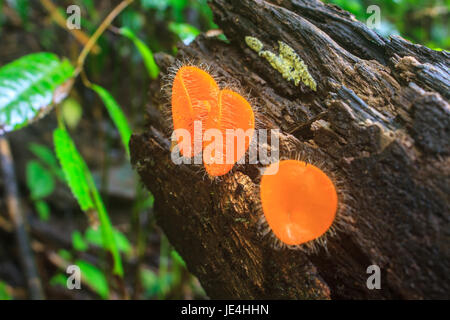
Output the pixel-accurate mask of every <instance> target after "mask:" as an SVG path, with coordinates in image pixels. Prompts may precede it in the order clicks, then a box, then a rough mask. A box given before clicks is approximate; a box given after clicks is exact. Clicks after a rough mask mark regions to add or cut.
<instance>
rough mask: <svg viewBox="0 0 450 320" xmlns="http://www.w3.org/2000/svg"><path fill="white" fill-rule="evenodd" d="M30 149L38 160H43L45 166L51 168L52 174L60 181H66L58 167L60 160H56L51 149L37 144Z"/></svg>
mask: <svg viewBox="0 0 450 320" xmlns="http://www.w3.org/2000/svg"><path fill="white" fill-rule="evenodd" d="M28 148H29V149H30V151H31V152H32V153H33V154H34V155H35V156H36V157H37V158H39V160H41V161H42V162H43V163H44V164H46V165H47V166H48V167H49V168H50V170H51V171H52V173H53V174H54V175H55V176H56V177H57V178H58V179H59V180H61V181H65V180H64V174H63V172H62V171H61V168H60V167H59V165H58V160H57V159H56V157H55V154H54V153H53V151H52V150H51V149H49V148H47V147H46V146H44V145H41V144H37V143H31V144H30V145H29V147H28Z"/></svg>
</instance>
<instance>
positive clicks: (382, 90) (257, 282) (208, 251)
mask: <svg viewBox="0 0 450 320" xmlns="http://www.w3.org/2000/svg"><path fill="white" fill-rule="evenodd" d="M210 6H211V8H212V10H213V13H214V17H215V22H216V23H217V24H218V25H219V26H220V27H221V28H222V30H223V31H224V34H225V35H226V37H227V38H228V39H229V41H230V42H229V43H226V42H224V41H221V40H219V39H217V38H215V37H208V36H207V35H203V36H200V37H198V38H197V39H196V40H195V41H194V42H193V43H192V44H191V45H189V46H183V45H181V46H180V49H179V51H178V56H177V57H176V59H177V60H181V61H188V60H190V61H195V62H196V63H204V64H206V65H208V66H210V67H211V68H212V69H213V70H214V71H215V72H216V73H217V74H218V75H219V76H220V77H221V78H222V79H223V82H224V83H227V82H236V81H238V82H239V83H240V87H241V88H243V90H244V91H246V92H248V93H249V96H250V97H252V98H253V99H254V102H253V105H254V106H255V107H257V118H258V122H259V124H260V126H261V127H263V128H268V129H276V128H278V129H280V130H281V134H280V139H281V140H280V150H281V151H282V152H283V150H284V151H285V152H289V153H291V154H298V153H301V154H306V156H307V157H309V156H310V155H311V156H312V158H313V159H315V161H320V162H324V163H326V165H327V167H329V168H330V170H333V171H334V172H336V174H337V175H338V176H339V177H340V179H341V180H342V181H343V186H342V188H345V192H343V193H344V194H345V195H347V197H345V198H340V199H339V201H341V202H342V203H343V205H345V208H346V209H345V215H346V218H347V219H346V223H345V224H344V225H343V227H342V228H340V229H339V230H338V232H337V235H336V236H335V237H331V238H328V241H327V244H326V247H325V246H320V247H319V250H318V251H317V252H310V251H306V252H305V251H302V250H289V249H286V248H284V249H281V250H275V249H274V248H273V247H272V246H271V244H270V241H269V240H267V239H266V238H263V237H261V235H260V232H259V231H258V220H259V217H260V215H261V210H260V206H259V194H258V184H259V179H260V176H259V171H258V170H257V166H256V165H241V166H237V167H235V169H234V170H233V171H232V173H230V174H228V175H227V176H225V177H224V178H222V179H220V180H214V181H212V180H210V179H209V178H208V177H205V175H204V173H202V172H201V170H200V169H199V168H200V167H201V166H189V165H182V166H179V165H175V164H173V162H172V161H171V158H170V142H169V139H170V133H171V132H170V125H169V124H168V122H167V121H165V120H164V118H165V117H166V115H165V112H164V110H165V109H167V104H168V103H169V102H170V97H168V96H167V95H166V94H165V93H164V90H163V91H161V87H163V86H164V80H161V81H160V82H155V83H153V84H152V85H151V88H150V103H149V107H148V127H147V130H146V131H145V132H143V133H141V134H135V135H133V136H132V139H131V142H130V148H131V161H132V163H133V165H134V167H135V168H136V170H137V171H138V173H139V174H140V176H141V179H142V181H143V183H144V184H145V185H146V186H147V187H148V189H149V190H150V191H151V192H152V193H153V194H154V196H155V211H156V213H157V221H158V224H159V225H160V226H161V227H162V229H163V230H164V232H165V233H166V234H167V236H168V238H169V240H170V242H171V243H172V244H173V245H174V246H175V248H176V249H177V250H178V252H179V253H180V254H181V255H182V257H183V258H184V259H185V261H186V263H187V266H188V268H189V270H190V271H191V272H192V273H193V274H195V275H196V276H197V277H198V278H199V280H200V282H201V284H202V285H203V287H204V288H205V290H206V292H207V294H208V295H209V296H210V297H211V298H248V299H253V298H284V299H327V298H332V299H345V298H353V299H366V298H382V299H392V298H400V299H414V298H419V299H422V298H441V299H442V298H449V292H450V281H449V279H450V251H449V240H450V233H449V232H450V224H449V221H450V219H449V218H450V215H449V212H450V210H449V200H448V198H449V194H450V190H449V189H450V183H449V182H450V181H449V180H450V179H449V174H450V162H449V154H450V145H449V142H450V139H449V136H450V135H449V128H450V123H449V122H450V108H449V103H448V99H449V95H450V90H449V88H450V77H449V71H448V70H449V69H448V68H449V66H450V59H449V58H450V55H449V54H448V53H447V52H445V51H443V52H437V51H433V50H430V49H428V48H426V47H423V46H420V45H414V44H411V43H409V42H407V41H406V40H403V39H402V38H400V37H393V38H391V39H385V38H382V37H380V36H379V35H377V34H376V33H375V32H374V31H372V30H370V29H368V28H367V27H366V26H365V25H364V24H362V23H360V22H358V21H356V20H355V19H354V17H353V16H351V15H350V14H349V13H347V12H344V11H342V10H340V9H339V8H337V7H334V6H329V5H325V4H323V3H322V2H320V1H316V0H308V1H306V0H291V1H289V0H272V1H261V0H232V1H226V0H213V1H211V2H210ZM245 36H252V37H255V38H257V39H259V40H260V41H261V42H262V43H263V45H264V48H265V49H268V50H270V51H272V52H277V50H279V43H278V41H282V42H284V43H286V44H288V45H289V46H290V47H291V48H292V49H293V50H295V52H297V54H298V55H299V56H300V58H301V59H302V60H303V61H304V63H305V65H306V66H307V67H308V70H309V73H310V75H311V77H312V78H313V79H314V80H315V82H316V84H317V90H316V91H314V90H313V89H311V88H310V87H308V86H306V85H305V84H303V83H300V84H299V85H298V86H296V85H295V83H294V82H293V81H288V80H286V79H284V78H283V76H282V74H280V72H278V71H277V70H276V69H275V68H273V67H272V65H271V64H270V63H269V62H268V61H267V60H266V59H264V58H263V57H261V56H259V55H258V53H257V52H255V51H254V50H252V49H251V48H250V47H249V46H248V44H247V43H246V41H245ZM157 62H158V64H159V65H160V66H161V70H162V74H163V75H165V74H167V73H168V71H167V68H168V67H170V66H172V65H174V63H175V59H174V58H173V57H171V56H168V55H164V54H159V55H158V56H157ZM166 120H167V119H166ZM373 264H375V265H378V266H379V267H380V269H381V289H379V290H376V289H375V290H369V289H368V288H367V285H366V281H367V278H368V277H369V276H370V274H367V272H366V270H367V267H368V266H370V265H373Z"/></svg>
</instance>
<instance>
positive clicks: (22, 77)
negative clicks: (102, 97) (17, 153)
mask: <svg viewBox="0 0 450 320" xmlns="http://www.w3.org/2000/svg"><path fill="white" fill-rule="evenodd" d="M73 70H74V69H73V67H72V65H71V64H70V63H69V62H68V61H67V60H62V61H61V60H60V59H59V58H58V57H57V56H56V55H54V54H52V53H47V52H42V53H33V54H29V55H26V56H24V57H22V58H19V59H17V60H15V61H13V62H11V63H9V64H7V65H5V66H3V67H1V68H0V134H1V133H3V132H8V131H12V130H16V129H19V128H22V127H24V126H26V125H27V124H29V123H30V122H32V121H33V120H35V119H37V118H39V117H41V116H42V115H43V114H45V113H46V112H47V111H48V110H49V106H51V104H52V102H53V96H54V92H55V90H56V89H57V88H58V87H59V86H61V85H62V84H63V83H64V82H66V81H67V80H68V79H69V78H70V77H71V76H72V74H73Z"/></svg>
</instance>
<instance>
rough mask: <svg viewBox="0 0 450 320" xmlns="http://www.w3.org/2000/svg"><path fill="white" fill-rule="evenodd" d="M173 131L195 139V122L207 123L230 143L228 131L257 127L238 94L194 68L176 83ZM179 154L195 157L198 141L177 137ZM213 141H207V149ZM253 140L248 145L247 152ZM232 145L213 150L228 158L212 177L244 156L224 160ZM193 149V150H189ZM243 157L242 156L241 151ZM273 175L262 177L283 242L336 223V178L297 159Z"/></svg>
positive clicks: (212, 166) (269, 215)
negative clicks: (220, 85)
mask: <svg viewBox="0 0 450 320" xmlns="http://www.w3.org/2000/svg"><path fill="white" fill-rule="evenodd" d="M172 119H173V127H174V130H176V129H180V128H181V129H185V130H187V131H188V132H189V133H190V134H191V137H194V136H195V135H194V121H201V123H202V130H203V132H202V137H203V133H204V132H205V130H208V129H218V130H219V131H220V132H221V133H222V135H223V140H222V141H226V139H225V133H226V130H227V129H242V130H244V131H246V130H248V129H254V126H255V120H254V114H253V110H252V107H251V106H250V104H249V103H248V102H247V100H246V99H245V98H244V97H242V96H241V95H240V94H238V93H237V92H234V91H232V90H229V89H223V90H220V88H219V86H218V85H217V83H216V81H215V80H214V78H213V77H212V76H211V75H210V74H209V73H207V72H206V71H204V70H202V69H200V68H198V67H195V66H183V67H181V68H180V69H179V70H178V72H177V74H176V76H175V78H174V81H173V84H172ZM177 139H178V145H179V146H180V152H181V154H182V155H183V156H184V157H193V156H194V155H195V152H194V141H193V140H191V141H183V139H182V137H177ZM210 143H213V141H207V142H205V141H202V150H204V149H205V148H206V147H207V146H208V145H209V144H210ZM249 144H250V141H248V140H247V141H246V144H245V151H244V153H245V152H246V151H247V149H248V147H249ZM226 147H227V145H226V144H223V147H222V150H213V152H212V154H211V155H212V156H214V155H215V153H219V154H220V155H221V156H223V157H224V159H223V160H224V161H222V163H221V164H218V163H214V162H212V163H211V162H210V161H205V158H203V162H204V166H205V169H206V171H207V173H208V174H209V175H210V176H214V177H217V176H222V175H225V174H226V173H228V172H229V171H230V170H231V169H232V168H233V166H234V164H235V163H236V162H237V161H238V160H239V159H240V158H241V157H242V156H243V155H244V154H239V152H238V150H237V149H236V148H237V143H236V141H235V143H234V147H235V150H234V151H235V152H234V163H233V164H227V163H226V161H225V156H226V149H225V148H226ZM186 150H189V151H186ZM241 153H242V152H241ZM276 165H277V166H279V168H278V172H277V173H276V174H274V175H263V176H262V179H261V188H260V197H261V203H262V209H263V212H264V217H265V220H266V221H267V223H268V225H269V227H270V228H271V230H272V231H273V233H274V234H275V236H276V237H277V238H278V239H279V240H280V241H281V242H282V243H284V244H286V245H290V246H295V245H300V244H303V243H306V242H309V241H311V240H314V239H317V238H319V237H320V236H322V235H323V234H324V233H325V232H326V231H327V230H328V229H329V228H330V227H331V225H332V223H333V221H334V219H335V216H336V212H337V206H338V197H337V192H336V188H335V186H334V184H333V182H332V181H331V179H330V178H329V177H328V176H327V175H326V174H325V173H324V172H323V171H322V170H320V169H319V168H317V167H316V166H314V165H312V164H307V163H305V162H303V161H297V160H283V161H280V162H279V163H276V164H272V166H276Z"/></svg>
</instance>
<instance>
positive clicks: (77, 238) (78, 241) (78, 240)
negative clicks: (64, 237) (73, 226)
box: [72, 230, 88, 251]
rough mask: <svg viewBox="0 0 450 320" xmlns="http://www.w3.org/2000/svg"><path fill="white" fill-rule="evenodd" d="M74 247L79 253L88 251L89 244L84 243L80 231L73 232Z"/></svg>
mask: <svg viewBox="0 0 450 320" xmlns="http://www.w3.org/2000/svg"><path fill="white" fill-rule="evenodd" d="M72 245H73V248H74V249H75V250H78V251H86V250H87V248H88V244H87V243H86V242H85V241H84V239H83V235H82V234H81V232H80V231H78V230H76V231H74V232H72Z"/></svg>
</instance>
